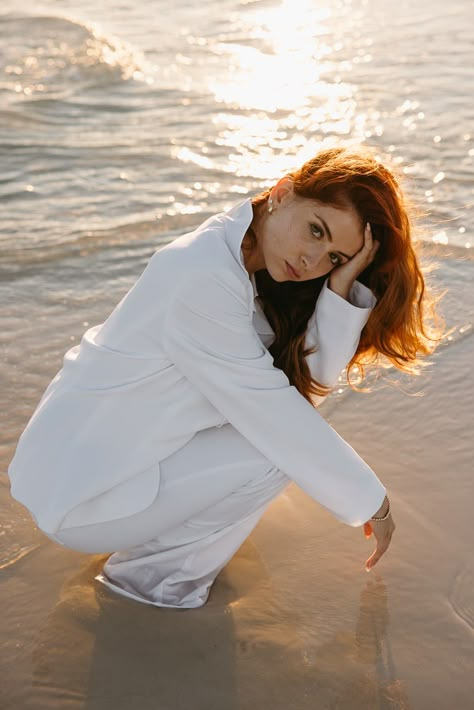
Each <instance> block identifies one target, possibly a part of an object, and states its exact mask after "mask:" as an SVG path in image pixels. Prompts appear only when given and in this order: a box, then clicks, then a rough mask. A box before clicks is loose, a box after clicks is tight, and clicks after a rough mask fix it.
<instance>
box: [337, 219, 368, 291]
mask: <svg viewBox="0 0 474 710" xmlns="http://www.w3.org/2000/svg"><path fill="white" fill-rule="evenodd" d="M379 246H380V242H379V241H377V240H376V239H373V238H372V230H371V229H370V224H369V223H368V222H367V224H366V227H365V230H364V244H363V246H362V248H361V249H360V250H359V251H358V252H357V254H355V255H354V256H353V257H352V259H349V261H346V262H345V263H344V264H341V265H340V266H336V268H335V269H333V270H332V271H331V273H330V276H329V288H330V289H331V291H334V292H335V293H337V294H339V296H342V298H345V299H346V300H348V298H349V292H350V290H351V287H352V284H353V283H354V281H355V280H356V278H357V277H358V276H359V274H361V273H362V272H363V271H364V269H366V268H367V267H368V266H369V264H371V263H372V261H373V260H374V258H375V255H376V253H377V249H378V248H379Z"/></svg>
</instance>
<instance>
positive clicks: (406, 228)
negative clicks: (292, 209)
mask: <svg viewBox="0 0 474 710" xmlns="http://www.w3.org/2000/svg"><path fill="white" fill-rule="evenodd" d="M288 174H289V176H290V177H291V178H292V179H293V183H294V191H295V193H296V194H297V195H299V196H300V197H306V198H309V199H317V200H319V201H320V202H325V203H327V204H330V205H332V206H335V207H338V208H347V207H350V206H352V207H353V208H354V209H355V210H356V212H357V213H358V215H359V217H360V220H361V226H363V225H365V224H366V222H370V224H371V228H372V234H373V236H374V239H378V240H379V241H380V247H379V249H378V251H377V253H376V256H375V259H374V261H373V262H372V263H371V264H370V265H369V266H368V267H367V268H366V269H365V271H363V272H362V273H361V274H360V275H359V276H358V281H360V282H361V283H363V284H364V285H365V286H368V288H369V289H371V291H372V292H373V293H374V295H375V296H376V298H377V304H376V306H375V307H374V309H373V310H372V312H371V314H370V317H369V319H368V322H367V324H366V325H365V327H364V328H363V330H362V333H361V337H360V341H359V345H358V347H357V350H356V352H355V354H354V356H353V358H352V359H351V361H350V363H349V364H348V366H347V370H346V373H347V380H348V383H349V385H351V386H352V387H354V386H355V385H354V381H353V380H354V375H355V374H357V380H358V381H359V382H360V380H361V379H362V377H363V376H364V372H365V368H366V367H367V365H372V366H377V365H380V364H381V361H382V360H383V359H385V361H386V362H387V361H388V362H389V363H391V364H393V365H395V366H396V367H397V368H398V369H400V370H403V371H406V372H409V373H411V374H418V372H419V365H420V357H422V356H424V355H427V354H428V353H430V352H432V351H433V350H434V348H435V347H436V342H437V341H439V340H440V339H441V337H442V335H441V333H442V328H441V323H442V321H441V319H440V318H439V317H438V316H437V314H436V311H435V307H434V306H435V303H436V301H437V300H438V298H435V297H430V296H429V295H428V294H427V290H426V287H425V280H424V277H423V273H422V270H421V267H420V265H419V261H418V258H417V255H416V253H415V249H414V245H413V242H412V228H411V219H410V217H409V206H408V202H407V199H406V197H405V195H404V194H403V192H402V189H401V187H400V184H399V181H397V179H396V178H395V175H394V174H393V172H391V171H390V170H388V169H387V167H385V166H384V165H382V163H381V162H380V161H379V160H377V159H376V158H375V156H374V155H373V154H372V153H371V152H369V151H368V150H365V149H364V150H361V151H357V152H352V151H349V150H347V149H344V148H333V149H329V150H324V151H322V152H320V153H318V154H317V155H316V156H315V157H314V158H312V159H311V160H309V161H308V162H306V163H305V164H304V165H303V166H302V167H301V168H300V169H299V170H296V171H294V172H291V173H288ZM269 194H270V190H266V191H264V192H262V193H260V194H259V195H257V196H256V197H254V198H253V200H252V205H253V209H254V214H256V213H258V211H259V210H263V209H266V203H267V199H268V195H269ZM255 239H256V236H255V233H253V232H252V230H250V231H249V243H250V248H253V246H254V245H255ZM255 278H256V281H257V288H258V291H259V296H260V298H261V300H262V306H263V310H264V313H265V315H266V317H267V319H268V321H269V323H270V325H271V326H272V328H273V330H274V332H275V340H274V342H273V344H272V345H271V346H270V348H269V350H270V353H271V354H272V356H273V358H274V364H275V366H276V367H279V368H280V369H282V370H283V371H284V372H285V373H286V375H287V377H288V379H289V380H290V383H291V384H292V385H294V386H295V387H296V388H297V389H298V391H299V392H300V393H301V394H302V395H303V396H304V397H305V398H306V399H307V400H308V401H309V402H311V403H312V395H322V396H325V395H326V394H328V393H329V392H330V391H331V388H330V387H328V386H326V385H324V384H323V383H320V382H318V381H317V380H315V379H313V378H312V377H311V373H310V370H309V367H308V365H307V364H306V361H305V358H306V356H307V355H308V354H310V353H312V352H314V351H315V350H316V348H312V349H305V332H306V328H307V324H308V320H309V318H310V317H311V315H312V313H313V311H314V308H315V305H316V301H317V299H318V296H319V293H320V291H321V288H322V286H323V284H324V281H325V279H326V278H327V274H326V275H325V276H322V277H319V278H316V279H312V280H308V281H304V282H301V283H297V282H293V281H285V282H281V283H280V282H276V281H274V280H273V279H272V278H271V276H270V275H269V273H268V271H266V270H265V269H264V270H261V271H258V272H257V273H256V274H255Z"/></svg>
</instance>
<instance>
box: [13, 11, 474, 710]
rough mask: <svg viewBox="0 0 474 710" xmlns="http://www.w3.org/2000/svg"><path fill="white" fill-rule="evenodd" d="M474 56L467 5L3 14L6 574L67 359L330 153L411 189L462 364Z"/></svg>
mask: <svg viewBox="0 0 474 710" xmlns="http://www.w3.org/2000/svg"><path fill="white" fill-rule="evenodd" d="M473 58H474V36H473V30H472V3H471V2H470V0H452V2H450V3H447V2H445V1H444V2H442V1H441V0H420V2H417V3H415V4H414V3H412V2H409V1H408V0H397V1H395V0H378V1H376V0H360V1H359V0H352V1H351V0H324V1H321V2H310V1H309V0H279V1H278V0H261V1H260V0H255V1H252V0H242V1H241V2H239V1H238V0H219V2H217V0H209V2H207V3H205V4H202V3H193V2H191V1H190V0H175V1H174V2H170V1H169V0H154V1H152V0H135V1H134V2H133V3H132V2H130V1H129V0H121V2H119V3H117V2H112V1H111V0H103V1H102V2H101V3H99V4H98V3H94V2H91V1H90V0H75V1H74V2H72V1H71V0H44V1H42V2H34V3H33V2H31V1H30V0H24V2H22V3H21V4H20V3H17V2H13V0H3V3H2V5H1V8H0V165H1V172H0V211H1V212H0V217H1V230H0V303H1V310H0V347H1V352H2V356H3V357H2V365H1V368H0V386H1V390H0V391H1V396H2V402H1V411H2V427H1V429H0V461H1V464H2V468H1V470H0V514H1V519H0V571H5V573H8V574H9V573H10V572H9V571H10V570H12V569H14V568H16V566H17V565H18V564H23V565H24V564H25V563H27V560H29V559H30V558H31V559H34V557H35V555H36V554H37V553H38V550H40V548H41V546H42V545H43V544H44V541H43V538H41V537H40V536H39V534H38V533H37V531H35V530H34V529H33V526H32V522H31V520H30V519H29V517H28V516H26V514H24V512H23V511H22V510H21V509H20V507H19V506H17V505H16V504H14V503H12V501H11V500H10V498H9V494H8V482H7V476H6V468H7V465H8V462H9V461H10V459H11V457H12V455H13V452H14V447H15V444H16V441H17V439H18V436H19V434H20V433H21V431H22V430H23V428H24V426H25V425H26V423H27V421H28V419H29V417H30V416H31V413H32V411H33V410H34V408H35V406H36V404H37V402H38V400H39V398H40V396H41V394H42V392H43V391H44V389H45V387H46V385H47V384H48V382H49V381H50V380H51V379H52V377H53V376H54V375H55V374H56V372H57V371H58V370H59V369H60V367H61V365H62V357H63V354H64V352H65V351H66V350H67V349H68V348H69V347H71V346H72V345H74V344H75V343H77V342H78V341H79V340H80V338H81V335H82V333H83V332H84V331H85V330H86V329H87V327H89V326H90V325H92V324H94V323H99V322H102V321H103V320H104V319H105V318H106V317H107V316H108V314H109V313H110V312H111V310H112V309H113V308H114V306H115V305H116V303H118V301H119V300H120V299H121V298H122V296H123V295H124V294H125V293H126V292H127V291H128V289H129V288H130V287H131V286H132V285H133V283H134V282H135V281H136V279H137V278H138V277H139V275H140V274H141V272H142V271H143V269H144V267H145V265H146V263H147V261H148V259H149V258H150V256H151V255H152V253H153V252H154V251H156V250H157V249H158V248H159V247H160V246H162V245H164V244H166V243H167V242H169V241H170V240H172V239H173V238H175V237H176V236H178V235H179V234H182V233H184V232H185V231H187V230H189V229H191V228H193V227H194V226H196V225H197V224H199V223H200V222H201V221H203V220H204V219H205V218H207V217H208V216H209V215H210V214H212V213H215V212H218V211H221V210H222V209H226V208H228V207H230V206H231V205H232V204H233V203H235V202H237V201H239V200H240V199H242V198H243V197H245V196H246V195H250V194H254V193H256V192H258V191H259V190H261V189H262V188H264V187H266V186H268V185H271V184H272V183H273V182H274V181H275V180H276V179H278V178H279V177H280V176H281V175H282V174H283V173H284V172H285V171H286V170H289V169H291V168H293V167H295V166H298V165H299V164H300V163H301V162H303V161H304V160H306V159H307V158H309V157H310V156H311V155H312V154H313V153H314V152H316V151H317V150H318V149H319V148H321V147H325V146H327V145H335V144H343V145H357V144H359V143H363V144H366V145H370V146H373V147H375V148H376V149H377V151H378V152H379V154H380V155H381V157H382V158H383V159H385V160H387V161H388V162H389V163H391V164H393V165H394V167H396V168H397V169H398V170H400V171H401V172H402V174H403V175H404V178H405V184H406V189H407V191H408V192H409V194H410V195H411V197H412V199H413V201H414V203H415V204H416V205H417V206H418V209H419V210H420V219H419V224H420V231H419V240H420V242H422V243H423V247H424V253H425V256H424V257H423V258H424V260H425V262H426V263H427V264H428V263H432V262H433V261H436V262H437V263H438V269H437V271H436V273H435V274H434V275H433V277H432V278H433V283H434V285H435V287H436V288H437V289H438V290H445V289H446V290H447V293H446V295H445V297H444V299H443V301H442V307H441V312H442V314H443V315H444V317H445V319H446V321H447V325H448V326H449V327H450V328H452V329H453V330H452V334H451V335H450V338H449V339H448V340H447V341H446V343H445V345H444V346H443V347H442V348H441V350H440V357H441V358H449V357H450V348H451V347H454V348H457V347H459V344H460V343H461V341H463V340H464V339H468V340H469V344H470V346H471V340H470V339H471V338H472V333H473V328H472V321H473V312H474V295H473V286H472V283H473V275H474V272H473V249H472V246H473V244H474V210H473V203H474V180H473V177H474V103H473V102H472V96H473V95H474V69H473V66H474V62H473ZM471 350H472V348H471ZM459 388H460V389H459V391H462V383H461V384H460V385H459ZM462 425H463V426H464V427H467V429H468V431H472V421H471V423H469V422H468V421H464V422H463V423H462ZM47 544H48V543H47ZM48 549H49V548H48ZM47 554H49V555H52V554H53V553H50V552H48V553H47ZM33 564H34V563H33ZM23 569H24V567H23ZM58 574H59V572H58ZM25 599H26V597H25ZM24 603H25V605H26V601H25V602H24ZM462 604H464V605H465V601H463V602H462ZM462 604H461V606H462ZM467 608H468V609H471V607H470V606H469V604H467ZM22 609H23V607H22ZM25 609H26V606H25ZM25 613H26V611H25ZM470 615H471V611H469V612H466V613H465V615H464V616H466V617H467V618H468V621H469V620H470V621H469V623H470V628H472V619H471V616H470ZM20 616H21V615H20ZM20 616H19V618H20ZM18 624H19V625H20V624H21V622H20V621H19V622H18ZM22 638H26V637H22ZM11 643H12V642H11V641H10V642H9V644H10V645H11ZM10 645H8V644H7V645H5V646H2V639H0V646H1V647H2V649H3V648H5V649H7V648H8V649H10ZM22 672H24V673H26V671H22ZM19 682H20V681H19ZM12 692H13V691H12ZM15 697H16V696H15V693H14V692H13V695H12V696H11V698H13V699H12V700H11V702H12V703H13V704H12V705H11V706H12V707H13V706H15V707H19V706H18V705H15V702H14V700H15ZM5 707H7V706H5ZM58 707H61V705H58ZM63 707H66V705H64V706H63ZM147 707H148V706H147ZM374 707H375V705H374ZM377 707H385V705H377ZM387 707H389V706H388V705H387ZM390 707H392V705H390ZM400 707H402V705H400ZM403 707H405V706H403ZM406 707H408V705H406ZM466 707H467V706H466Z"/></svg>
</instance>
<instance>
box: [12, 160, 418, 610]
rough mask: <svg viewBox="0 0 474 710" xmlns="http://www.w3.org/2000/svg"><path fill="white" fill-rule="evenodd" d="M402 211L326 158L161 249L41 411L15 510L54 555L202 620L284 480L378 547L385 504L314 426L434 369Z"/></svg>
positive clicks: (373, 171) (21, 464) (385, 538)
mask: <svg viewBox="0 0 474 710" xmlns="http://www.w3.org/2000/svg"><path fill="white" fill-rule="evenodd" d="M425 298H426V297H425V295H424V282H423V277H422V275H421V272H420V269H419V266H418V263H417V259H416V256H415V253H414V250H413V245H412V243H411V239H410V223H409V219H408V216H407V212H406V208H405V205H404V199H403V195H402V193H401V191H400V188H399V186H398V184H397V182H396V180H395V178H394V177H393V175H392V174H391V173H390V172H389V171H388V170H387V168H385V167H384V166H383V165H381V164H380V162H378V161H377V160H376V159H375V158H374V157H372V156H371V155H370V154H365V153H350V152H349V151H346V150H344V149H332V150H326V151H323V152H321V153H319V154H318V155H317V156H316V157H315V158H314V159H313V160H310V161H309V162H308V163H306V164H305V165H303V167H302V168H301V169H300V170H298V171H296V172H294V173H291V174H289V175H286V176H284V177H283V178H282V179H281V180H280V181H279V182H278V183H277V184H276V185H275V186H274V187H273V188H272V189H271V190H268V191H266V192H264V193H262V194H260V195H258V196H257V197H256V198H254V200H250V199H246V200H243V201H242V202H241V203H240V204H238V205H236V206H235V207H234V208H233V209H232V210H230V211H229V212H227V213H223V214H218V215H217V216H215V217H212V218H210V219H208V220H207V221H206V222H204V224H202V225H201V226H200V227H198V228H197V229H196V230H195V231H194V232H192V233H190V234H186V235H184V236H182V237H179V238H178V239H175V240H174V241H173V242H172V243H171V244H168V245H167V246H165V247H164V248H162V249H161V250H160V251H158V252H156V253H155V254H154V255H153V256H152V258H151V259H150V261H149V263H148V265H147V267H146V269H145V271H144V273H143V274H142V276H141V277H140V279H139V280H138V281H137V283H136V284H135V285H134V286H133V288H132V289H131V290H130V291H129V292H128V293H127V295H126V296H125V297H124V298H123V299H122V301H121V302H120V303H119V304H118V305H117V307H116V308H115V310H114V311H113V312H112V314H111V315H110V316H109V317H108V318H107V320H106V321H105V322H104V323H102V324H100V325H97V326H94V327H92V328H90V329H89V330H87V331H86V333H85V334H84V335H83V337H82V340H81V343H80V345H76V346H75V347H73V348H71V349H70V350H69V351H68V352H67V353H66V354H65V356H64V365H63V368H62V369H61V370H60V372H59V373H58V374H57V375H56V377H55V378H54V379H53V380H52V382H51V383H50V385H49V386H48V388H47V389H46V391H45V393H44V395H43V397H42V398H41V400H40V402H39V404H38V406H37V408H36V410H35V412H34V413H33V416H32V418H31V420H30V422H29V423H28V425H27V427H26V429H25V431H24V432H23V434H22V436H21V437H20V440H19V442H18V446H17V450H16V453H15V456H14V458H13V460H12V462H11V464H10V468H9V475H10V479H11V484H12V495H13V496H14V497H15V498H17V499H18V500H19V501H20V502H21V503H23V504H24V505H25V506H26V507H27V508H28V509H29V510H30V512H31V514H32V515H33V517H34V519H35V521H36V523H37V525H38V526H39V527H40V528H41V529H42V530H43V531H44V532H45V533H46V534H47V535H49V536H50V537H51V538H52V539H54V540H56V541H57V542H59V543H60V544H62V545H65V546H66V547H69V548H72V549H76V550H80V551H83V552H90V553H97V552H113V553H114V554H112V555H111V557H110V558H109V559H108V561H107V562H106V564H105V566H104V570H103V574H101V575H99V577H98V579H100V581H102V582H103V583H105V584H107V585H108V586H109V587H111V588H112V589H114V590H115V591H117V592H118V593H121V594H124V595H125V596H129V597H131V598H134V599H137V600H139V601H142V602H146V603H150V604H155V605H156V606H169V607H198V606H202V605H203V604H204V603H205V602H206V600H207V598H208V594H209V591H210V587H211V585H212V583H213V581H214V580H215V578H216V576H217V574H218V573H219V571H220V570H221V569H222V568H223V566H224V565H225V564H226V563H227V562H228V560H229V559H230V558H231V557H232V555H233V554H234V553H235V551H236V550H237V549H238V548H239V546H240V545H241V544H242V542H243V541H244V539H245V538H246V537H247V536H248V534H249V533H250V531H251V530H252V529H253V527H254V526H255V525H256V523H257V521H258V520H259V518H260V517H261V515H262V514H263V512H264V510H265V508H266V507H267V506H268V504H269V503H270V501H271V500H272V499H273V498H274V497H275V496H276V495H278V493H280V492H281V491H282V490H283V489H284V488H285V487H286V486H287V484H288V483H289V481H290V480H294V481H295V482H296V483H297V484H298V485H299V486H300V487H301V488H303V490H305V491H306V492H307V493H308V494H309V495H310V496H312V497H313V498H314V499H315V500H316V501H318V502H319V503H320V504H321V505H323V506H324V507H325V508H327V509H328V510H329V511H330V512H331V513H332V514H333V515H334V516H335V517H337V518H338V519H339V520H341V521H342V522H344V523H346V524H348V525H351V526H354V527H357V526H362V525H363V526H364V530H365V533H366V535H367V536H369V535H370V534H371V533H372V532H373V533H374V535H375V537H376V539H377V547H376V550H375V552H374V553H373V554H372V556H371V557H370V558H369V560H367V562H366V569H368V570H369V569H370V568H371V567H372V566H373V565H374V564H376V562H377V561H378V560H379V559H380V557H381V556H382V555H383V554H384V552H385V551H386V549H387V547H388V545H389V543H390V540H391V537H392V534H393V531H394V529H395V525H394V522H393V518H392V515H391V511H390V504H389V501H388V498H387V495H386V489H385V487H384V486H383V485H382V483H381V482H380V481H379V479H378V478H377V476H376V475H375V473H374V472H373V471H372V470H371V469H370V468H369V466H368V465H367V464H366V463H365V462H364V461H363V460H362V459H361V458H360V457H359V456H358V455H357V454H356V452H355V451H354V450H353V449H352V448H351V447H350V446H349V445H348V444H347V443H346V442H345V441H344V440H343V439H341V438H340V437H339V436H338V435H337V434H336V432H335V431H334V430H333V429H332V428H331V427H330V426H329V425H328V424H327V423H326V422H325V421H324V420H323V419H322V417H321V416H320V414H319V413H318V412H317V409H316V407H317V405H318V404H319V403H320V402H321V401H322V400H323V398H324V396H325V395H326V394H327V393H328V392H329V391H330V389H331V387H333V386H334V384H335V383H336V381H337V378H338V376H339V374H340V372H341V371H342V369H343V368H344V367H345V366H346V365H348V373H349V375H350V373H351V372H352V371H353V369H354V368H355V367H359V368H361V369H362V368H363V364H364V362H365V363H367V362H375V361H376V360H377V359H378V357H379V356H385V357H386V358H388V360H390V361H391V362H392V363H393V364H394V365H396V366H397V367H399V368H402V369H408V370H409V369H410V368H411V367H412V366H413V364H414V363H415V362H416V358H417V354H422V355H423V354H426V353H427V352H428V351H429V348H428V345H427V341H428V339H429V336H428V335H427V328H426V323H425V320H426V318H425V314H424V313H425Z"/></svg>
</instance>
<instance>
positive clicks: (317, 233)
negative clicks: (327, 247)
mask: <svg viewBox="0 0 474 710" xmlns="http://www.w3.org/2000/svg"><path fill="white" fill-rule="evenodd" d="M311 231H312V233H313V234H314V236H315V237H316V238H317V239H321V238H322V237H323V236H324V234H323V230H322V229H321V227H318V225H317V224H312V225H311Z"/></svg>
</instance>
